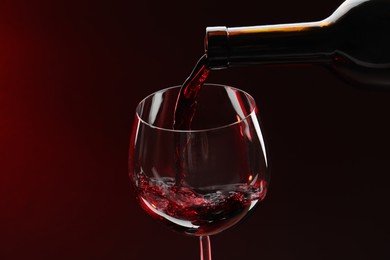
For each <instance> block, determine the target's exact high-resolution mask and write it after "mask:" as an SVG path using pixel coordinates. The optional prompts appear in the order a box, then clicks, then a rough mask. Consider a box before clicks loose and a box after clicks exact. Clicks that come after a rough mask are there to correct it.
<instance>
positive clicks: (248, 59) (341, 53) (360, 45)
mask: <svg viewBox="0 0 390 260" xmlns="http://www.w3.org/2000/svg"><path fill="white" fill-rule="evenodd" d="M205 51H206V54H207V58H208V62H209V67H210V68H211V69H218V68H227V67H231V66H239V65H249V64H278V63H280V64H293V63H307V64H321V65H326V66H328V67H330V68H331V69H333V70H334V71H335V72H337V73H338V74H340V75H342V76H343V77H344V78H345V79H347V80H349V81H354V82H356V83H358V84H361V85H363V86H377V87H387V88H390V0H347V1H345V2H344V3H343V4H342V5H341V6H340V7H339V8H338V9H337V10H336V11H335V12H334V13H333V14H332V15H331V16H329V17H328V18H326V19H324V20H321V21H317V22H309V23H294V24H279V25H264V26H251V27H231V28H227V27H208V28H207V30H206V37H205Z"/></svg>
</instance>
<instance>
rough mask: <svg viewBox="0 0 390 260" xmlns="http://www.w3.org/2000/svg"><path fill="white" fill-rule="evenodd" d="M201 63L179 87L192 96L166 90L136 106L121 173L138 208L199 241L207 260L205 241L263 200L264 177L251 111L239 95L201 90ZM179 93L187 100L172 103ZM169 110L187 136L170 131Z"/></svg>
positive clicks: (251, 103) (257, 131)
mask: <svg viewBox="0 0 390 260" xmlns="http://www.w3.org/2000/svg"><path fill="white" fill-rule="evenodd" d="M202 59H203V58H202ZM202 59H201V62H199V63H198V65H200V66H196V68H199V70H198V69H196V68H195V69H194V72H195V73H193V74H192V76H190V77H189V79H188V80H187V81H186V82H190V83H191V82H192V83H193V84H190V85H191V86H195V88H196V91H195V92H197V93H195V92H191V91H190V92H186V91H185V88H183V87H181V88H180V87H173V88H168V89H164V90H161V91H158V92H156V93H154V94H152V95H150V96H148V97H147V98H145V99H144V100H143V101H142V102H141V103H140V104H139V105H138V107H137V109H136V119H135V124H134V128H133V133H132V138H131V143H130V160H129V166H130V167H129V169H130V176H131V179H132V182H133V184H134V187H135V191H136V195H137V199H138V201H139V203H140V205H141V206H142V208H143V209H145V210H146V212H148V213H149V214H150V215H151V216H152V217H154V218H155V219H156V220H158V221H160V222H161V223H162V224H164V225H166V226H168V227H170V228H171V229H173V230H175V231H178V232H181V233H184V234H187V235H193V236H199V237H200V244H201V259H207V260H211V253H210V252H211V251H210V241H209V235H213V234H217V233H220V232H222V231H224V230H226V229H227V228H230V227H232V226H233V225H235V224H237V223H238V222H239V221H240V220H242V219H243V218H244V216H246V215H247V214H248V212H250V211H252V210H253V208H254V207H255V205H257V204H258V202H260V201H261V200H262V199H263V198H264V196H265V195H266V193H267V186H268V179H269V172H268V164H267V155H266V151H265V147H264V140H263V135H262V132H261V127H260V124H259V120H258V109H257V106H256V103H255V102H254V100H253V98H252V97H251V96H250V95H249V94H247V93H246V92H244V91H241V90H239V89H236V88H233V87H228V86H222V85H216V84H208V83H204V80H205V77H206V76H205V75H207V72H206V70H207V67H206V65H204V64H205V63H204V62H205V61H204V60H203V61H202ZM199 71H201V73H196V72H199ZM195 82H196V83H195ZM202 84H203V85H202ZM184 85H185V86H188V85H187V84H184ZM200 89H201V90H202V91H200ZM200 92H201V93H200ZM179 93H180V94H181V93H182V94H183V95H185V94H188V93H191V94H188V95H187V98H188V99H187V100H185V102H182V103H180V100H179V101H178V95H179ZM194 93H195V94H194ZM179 97H180V95H179ZM184 98H186V96H184ZM195 98H196V101H197V103H196V105H194V106H190V107H188V106H187V105H188V104H191V102H189V101H191V100H195ZM216 100H217V101H218V102H216ZM188 102H189V103H188ZM180 104H181V105H180ZM183 104H184V105H183ZM195 107H196V110H195ZM175 110H176V112H177V111H179V113H182V115H181V116H183V115H187V119H188V120H187V122H186V123H185V124H187V126H186V128H187V129H175V128H174V123H175V122H176V123H177V122H180V121H177V120H176V121H175V119H176V118H177V113H176V117H175V116H174V114H175V113H174V112H175ZM185 121H186V120H184V121H181V122H185ZM182 126H183V124H182ZM188 128H190V129H188Z"/></svg>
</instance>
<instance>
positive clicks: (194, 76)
mask: <svg viewBox="0 0 390 260" xmlns="http://www.w3.org/2000/svg"><path fill="white" fill-rule="evenodd" d="M208 74H209V69H208V67H207V57H206V55H203V56H202V57H201V58H200V59H199V61H198V63H197V64H196V66H195V68H194V69H193V71H192V73H191V75H190V76H189V77H188V78H187V79H186V81H185V82H184V83H183V85H182V87H181V89H180V93H179V95H178V97H177V101H176V108H175V115H174V118H175V122H174V126H173V127H174V129H178V130H189V129H191V121H192V118H193V117H194V114H195V111H196V103H197V102H196V100H197V97H198V95H199V92H200V90H201V88H202V86H203V83H204V82H205V80H206V79H207V76H208Z"/></svg>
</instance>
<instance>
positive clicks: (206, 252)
mask: <svg viewBox="0 0 390 260" xmlns="http://www.w3.org/2000/svg"><path fill="white" fill-rule="evenodd" d="M199 242H200V260H211V244H210V237H209V236H200V237H199Z"/></svg>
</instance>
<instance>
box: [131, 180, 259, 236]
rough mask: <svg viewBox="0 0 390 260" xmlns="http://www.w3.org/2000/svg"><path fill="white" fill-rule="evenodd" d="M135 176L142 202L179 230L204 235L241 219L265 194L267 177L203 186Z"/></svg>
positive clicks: (159, 217)
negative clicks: (197, 186)
mask: <svg viewBox="0 0 390 260" xmlns="http://www.w3.org/2000/svg"><path fill="white" fill-rule="evenodd" d="M137 176H138V179H137V180H136V186H137V195H138V199H139V202H140V204H141V206H142V207H143V208H144V209H145V210H146V211H147V212H149V213H150V214H151V215H152V216H153V217H155V218H157V219H158V220H161V221H162V222H163V223H165V224H167V225H168V226H170V227H172V228H173V229H174V230H176V231H180V232H184V233H186V234H189V235H196V236H203V235H212V234H216V233H219V232H221V231H223V230H225V229H227V228H229V227H231V226H233V225H234V224H236V223H237V222H238V221H240V220H241V219H242V218H243V217H244V216H245V215H246V214H247V213H248V211H249V210H250V209H252V208H253V207H254V206H255V205H256V204H257V202H259V201H261V200H262V199H263V198H264V197H265V194H266V181H265V180H261V179H257V180H254V183H253V182H251V184H247V183H240V184H231V185H220V186H212V187H206V188H202V189H197V190H195V189H191V188H190V187H184V186H181V187H178V186H176V185H175V184H176V182H175V180H174V179H173V178H168V177H165V178H160V179H153V178H147V177H146V176H144V175H143V174H142V173H141V174H138V175H137Z"/></svg>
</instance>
